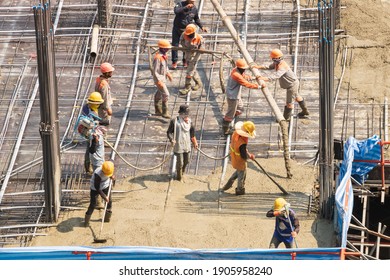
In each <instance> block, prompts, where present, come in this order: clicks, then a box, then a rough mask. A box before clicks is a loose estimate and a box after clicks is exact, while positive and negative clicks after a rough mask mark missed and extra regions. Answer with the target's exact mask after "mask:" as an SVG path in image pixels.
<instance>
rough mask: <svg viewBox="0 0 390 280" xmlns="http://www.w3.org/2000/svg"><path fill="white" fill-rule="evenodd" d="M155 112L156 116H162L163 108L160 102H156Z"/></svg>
mask: <svg viewBox="0 0 390 280" xmlns="http://www.w3.org/2000/svg"><path fill="white" fill-rule="evenodd" d="M154 111H155V115H156V116H161V115H162V106H161V103H160V101H154Z"/></svg>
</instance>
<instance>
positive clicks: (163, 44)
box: [158, 39, 172, 49]
mask: <svg viewBox="0 0 390 280" xmlns="http://www.w3.org/2000/svg"><path fill="white" fill-rule="evenodd" d="M158 47H159V48H162V49H170V48H172V45H171V43H169V41H168V40H165V39H161V40H160V41H158Z"/></svg>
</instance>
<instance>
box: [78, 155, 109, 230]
mask: <svg viewBox="0 0 390 280" xmlns="http://www.w3.org/2000/svg"><path fill="white" fill-rule="evenodd" d="M114 183H115V175H114V163H113V162H112V161H105V162H103V164H102V166H101V167H98V168H97V169H96V170H95V172H94V173H93V175H92V178H91V181H90V189H91V190H90V203H89V207H88V210H87V212H86V213H85V221H84V226H85V227H88V226H89V221H90V220H91V216H92V213H93V211H94V209H95V207H96V199H97V197H98V196H101V197H102V199H103V200H104V201H105V202H106V203H107V209H106V213H105V215H104V222H105V223H108V222H110V219H111V215H112V198H111V192H110V194H109V193H108V192H109V190H110V184H112V185H114Z"/></svg>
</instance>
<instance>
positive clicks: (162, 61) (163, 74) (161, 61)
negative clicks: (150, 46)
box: [152, 39, 172, 119]
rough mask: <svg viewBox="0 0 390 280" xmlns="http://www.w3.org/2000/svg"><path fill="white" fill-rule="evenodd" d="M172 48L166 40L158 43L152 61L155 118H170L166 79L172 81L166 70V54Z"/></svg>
mask: <svg viewBox="0 0 390 280" xmlns="http://www.w3.org/2000/svg"><path fill="white" fill-rule="evenodd" d="M171 48H172V46H171V43H169V41H168V40H165V39H162V40H159V41H158V52H156V54H155V56H154V59H153V66H152V75H153V80H154V83H155V84H156V86H157V91H156V93H155V95H154V108H155V113H156V115H157V116H163V117H164V118H167V119H169V118H171V116H170V115H169V112H168V98H169V91H168V88H167V85H166V81H167V78H168V79H169V80H170V81H172V74H171V73H170V72H169V69H168V62H167V61H168V56H167V52H168V51H169V50H170V49H171Z"/></svg>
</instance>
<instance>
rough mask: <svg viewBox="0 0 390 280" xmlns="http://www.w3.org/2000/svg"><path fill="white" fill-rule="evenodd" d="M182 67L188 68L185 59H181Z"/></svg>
mask: <svg viewBox="0 0 390 280" xmlns="http://www.w3.org/2000/svg"><path fill="white" fill-rule="evenodd" d="M183 67H184V68H187V67H188V63H187V60H185V59H183Z"/></svg>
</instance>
